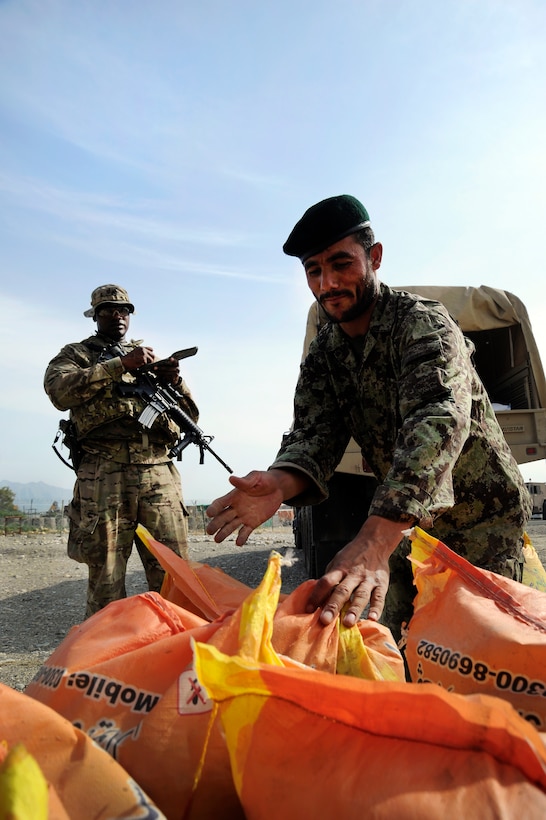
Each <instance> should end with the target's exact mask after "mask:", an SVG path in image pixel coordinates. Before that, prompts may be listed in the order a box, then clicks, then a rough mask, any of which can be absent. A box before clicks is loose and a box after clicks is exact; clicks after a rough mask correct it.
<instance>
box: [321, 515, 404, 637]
mask: <svg viewBox="0 0 546 820" xmlns="http://www.w3.org/2000/svg"><path fill="white" fill-rule="evenodd" d="M407 527H408V524H407V523H405V524H403V523H401V522H399V521H390V520H389V519H386V518H381V517H380V516H378V515H371V516H370V517H369V518H368V519H367V520H366V521H365V522H364V524H363V526H362V527H361V529H360V531H359V532H358V534H357V535H356V536H355V538H354V539H353V540H352V541H349V543H348V544H347V545H346V546H345V547H343V549H341V550H340V551H339V552H338V553H336V555H335V556H334V558H333V559H332V560H331V561H330V563H329V564H328V566H327V567H326V572H325V573H324V575H323V576H322V578H319V580H318V581H317V583H316V584H315V586H314V587H313V589H312V591H311V595H310V596H309V600H308V602H307V611H308V612H314V611H315V609H317V607H322V612H321V614H320V620H321V622H322V623H323V624H329V623H331V622H332V621H333V620H334V618H337V616H338V615H339V613H340V612H341V610H342V609H343V607H344V606H345V604H349V606H348V607H347V609H346V611H345V613H344V615H343V624H344V625H345V626H353V624H355V623H356V621H357V620H358V619H359V618H361V616H362V612H363V611H364V609H365V608H366V607H367V606H368V604H369V605H370V609H369V612H368V614H367V618H369V619H370V620H372V621H378V620H379V618H380V617H381V613H382V612H383V607H384V606H385V598H386V596H387V590H388V588H389V558H390V556H391V555H392V553H393V552H394V550H395V549H396V547H397V546H398V544H399V543H400V541H401V540H402V537H403V536H402V531H403V530H404V529H407Z"/></svg>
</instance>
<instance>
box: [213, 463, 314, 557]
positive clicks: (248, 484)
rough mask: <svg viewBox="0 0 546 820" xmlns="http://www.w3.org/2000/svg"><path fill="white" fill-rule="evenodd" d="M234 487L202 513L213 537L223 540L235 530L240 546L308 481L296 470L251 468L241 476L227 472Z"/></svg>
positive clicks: (216, 539)
mask: <svg viewBox="0 0 546 820" xmlns="http://www.w3.org/2000/svg"><path fill="white" fill-rule="evenodd" d="M229 481H230V483H231V484H233V486H234V487H235V489H234V490H232V491H231V492H229V493H227V495H223V496H222V497H221V498H217V499H216V500H215V501H213V502H212V504H211V505H210V507H209V508H208V509H207V511H206V513H207V515H208V517H209V518H210V519H211V521H209V523H208V525H207V532H208V534H209V535H214V540H215V541H223V540H224V539H225V538H227V537H228V535H231V533H232V532H235V530H239V534H238V536H237V538H236V541H235V543H236V544H237V546H239V547H242V546H243V545H244V544H246V542H247V539H248V536H249V535H250V533H251V532H252V531H253V530H255V529H256V527H259V526H260V524H263V523H264V521H267V520H268V519H269V518H271V516H272V515H275V513H276V512H277V510H278V509H279V507H280V505H281V504H282V502H283V501H285V500H286V499H287V498H294V497H295V496H297V495H298V494H299V493H301V492H302V491H303V490H304V489H305V488H306V487H307V486H308V485H309V478H308V477H307V476H306V475H305V474H303V473H300V472H298V471H293V470H284V469H271V470H253V471H252V472H251V473H249V474H248V475H246V476H244V478H240V477H238V476H233V475H232V476H230V477H229Z"/></svg>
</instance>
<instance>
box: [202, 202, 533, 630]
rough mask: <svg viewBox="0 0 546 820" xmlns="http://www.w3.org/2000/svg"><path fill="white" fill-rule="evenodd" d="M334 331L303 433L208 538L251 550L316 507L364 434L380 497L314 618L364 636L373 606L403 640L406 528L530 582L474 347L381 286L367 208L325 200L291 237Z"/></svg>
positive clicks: (325, 580) (310, 365) (409, 299)
mask: <svg viewBox="0 0 546 820" xmlns="http://www.w3.org/2000/svg"><path fill="white" fill-rule="evenodd" d="M283 249H284V251H285V253H287V254H288V255H291V256H296V257H298V258H299V259H300V260H301V262H302V264H303V267H304V269H305V274H306V277H307V283H308V285H309V288H310V289H311V292H312V293H313V296H314V297H315V299H316V300H317V302H318V303H319V305H320V306H321V307H322V308H323V309H324V311H325V312H326V313H327V315H328V318H329V322H328V323H327V324H326V325H325V326H324V327H323V328H322V329H321V330H320V332H319V334H318V335H317V337H316V338H315V339H314V340H313V342H312V343H311V346H310V348H309V352H308V355H307V357H306V359H305V361H304V362H303V364H302V367H301V372H300V377H299V381H298V385H297V388H296V393H295V400H294V424H293V427H292V429H291V431H290V432H289V433H288V434H287V435H286V436H285V437H284V438H283V442H282V446H281V449H280V450H279V452H278V453H277V456H276V458H275V460H274V462H273V464H272V465H271V467H270V468H269V469H268V470H267V471H253V472H251V473H249V475H247V476H246V477H244V478H241V477H234V476H232V477H231V478H230V482H231V483H232V485H233V486H234V487H235V489H233V490H232V491H231V492H229V493H228V494H227V495H225V496H222V497H221V498H218V499H216V501H214V502H213V503H212V504H211V505H210V507H209V509H208V511H207V514H208V515H209V517H210V518H211V520H210V522H209V524H208V526H207V532H208V533H210V534H214V535H215V540H216V541H222V540H223V539H224V538H226V537H227V536H228V535H230V534H231V533H233V532H235V531H237V532H238V534H237V543H238V544H240V545H242V544H244V543H245V542H246V540H247V539H248V536H249V535H250V533H251V532H252V530H253V529H254V528H256V527H257V526H259V525H260V524H261V523H263V522H264V521H266V520H267V519H268V518H270V517H271V516H272V515H273V514H274V512H275V511H276V510H277V508H278V507H279V505H280V504H281V502H286V503H288V504H292V505H294V506H298V505H307V504H313V503H318V502H320V501H322V500H323V499H325V498H326V497H327V494H328V487H327V482H328V480H329V479H330V478H331V476H332V474H333V472H334V470H335V468H336V466H337V464H338V463H339V461H340V459H341V456H342V455H343V452H344V451H345V448H346V446H347V444H348V442H349V439H350V437H351V436H352V437H353V438H354V439H355V441H356V442H357V443H358V445H359V446H360V448H361V450H362V455H363V457H364V458H365V460H366V462H367V464H368V465H369V467H370V468H371V470H372V471H373V473H374V475H375V477H376V479H377V481H378V487H377V490H376V492H375V495H374V497H373V500H372V502H371V506H370V509H369V514H368V517H367V519H366V521H365V522H364V524H363V526H362V528H361V529H360V531H359V532H358V534H357V535H356V537H355V538H354V539H353V540H352V541H350V542H349V543H348V544H347V545H346V546H345V547H344V548H343V549H341V550H340V551H339V552H338V553H337V554H336V556H335V557H334V558H333V560H332V561H331V562H330V564H329V565H328V567H327V569H326V573H325V574H324V575H323V577H322V578H320V579H319V580H318V581H317V583H316V584H315V586H314V588H313V590H312V592H311V595H310V598H309V602H308V611H313V610H314V609H315V608H316V607H319V606H321V607H322V612H321V616H320V617H321V620H322V622H323V623H329V622H331V620H332V619H333V618H335V617H337V615H338V614H339V613H340V611H341V610H342V608H343V607H344V606H345V605H347V608H346V610H345V613H344V616H343V622H344V623H345V624H346V625H347V626H351V625H352V624H354V623H355V621H356V620H357V619H358V618H359V617H360V615H361V613H362V612H363V611H364V610H365V609H366V607H367V606H368V605H369V611H368V617H369V618H371V619H374V620H379V619H381V620H382V622H383V623H385V624H386V625H387V626H389V628H390V629H391V631H392V633H393V635H394V636H395V637H396V638H399V637H400V633H401V624H402V623H403V622H404V621H406V622H407V621H409V618H410V617H411V614H412V601H413V597H414V592H415V589H414V587H413V584H412V576H411V567H410V565H409V562H408V561H407V560H405V555H406V554H407V551H408V544H407V540H406V539H403V536H402V531H403V530H405V529H407V528H409V527H411V526H413V525H415V524H417V525H419V526H421V527H422V528H423V529H425V530H427V531H428V532H430V533H431V534H432V535H434V536H436V537H437V538H439V539H441V540H442V541H444V542H445V543H447V544H448V546H450V547H451V548H452V549H454V550H456V551H457V552H459V553H460V554H462V555H463V556H465V557H466V558H467V559H468V560H469V561H471V562H472V563H474V564H476V565H477V566H480V567H484V568H486V569H489V570H492V571H494V572H497V573H499V574H502V575H505V576H509V577H511V578H516V579H518V580H521V570H522V539H523V532H524V529H525V525H526V522H527V520H528V518H529V516H530V512H531V505H530V498H529V495H528V493H527V490H526V488H525V484H524V482H523V479H522V476H521V474H520V471H519V469H518V466H517V464H516V462H515V460H514V458H513V456H512V453H511V451H510V449H509V447H508V445H507V444H506V441H505V439H504V436H503V433H502V430H501V429H500V426H499V424H498V421H497V419H496V416H495V413H494V411H493V409H492V407H491V404H490V401H489V398H488V396H487V393H486V391H485V389H484V387H483V385H482V383H481V381H480V379H479V378H478V375H477V373H476V370H475V368H474V366H473V363H472V360H471V355H472V343H471V342H469V341H468V340H467V339H465V337H464V335H463V334H462V332H461V330H460V329H459V327H458V326H457V324H456V323H455V322H454V321H453V320H452V319H451V317H450V316H449V314H448V312H447V310H446V309H445V307H444V306H443V305H441V304H440V303H439V302H433V301H430V300H427V299H423V298H421V297H419V296H416V295H414V294H410V293H404V292H399V291H394V290H392V289H391V288H389V287H387V285H385V284H384V283H382V282H380V281H379V280H378V276H377V271H378V269H379V267H380V265H381V258H382V246H381V244H380V243H379V242H376V241H375V237H374V234H373V231H372V229H371V227H370V219H369V216H368V212H367V211H366V209H365V208H364V206H363V205H362V204H361V203H360V202H359V201H358V200H357V199H355V198H354V197H352V196H347V195H342V196H336V197H331V198H329V199H326V200H323V201H321V202H319V203H317V204H316V205H313V206H312V207H311V208H309V210H307V211H306V212H305V213H304V215H303V216H302V218H301V219H300V220H299V222H298V223H297V224H296V225H295V227H294V229H293V230H292V232H291V233H290V236H289V237H288V239H287V240H286V242H285V244H284V246H283Z"/></svg>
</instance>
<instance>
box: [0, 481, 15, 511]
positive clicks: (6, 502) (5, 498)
mask: <svg viewBox="0 0 546 820" xmlns="http://www.w3.org/2000/svg"><path fill="white" fill-rule="evenodd" d="M14 501H15V493H14V492H13V490H10V488H9V487H0V512H3V513H4V514H6V513H8V514H9V513H11V512H16V511H17V507H16V506H15V504H14V503H13V502H14Z"/></svg>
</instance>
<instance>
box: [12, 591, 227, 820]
mask: <svg viewBox="0 0 546 820" xmlns="http://www.w3.org/2000/svg"><path fill="white" fill-rule="evenodd" d="M221 625H222V619H218V620H217V621H214V622H212V623H209V622H207V621H205V620H204V619H202V618H199V617H198V616H197V615H194V614H193V613H190V612H187V611H185V610H183V609H181V608H180V607H177V606H176V604H172V603H170V602H169V601H165V600H164V599H163V598H162V597H161V596H160V595H158V594H157V593H152V592H147V593H144V594H142V595H137V596H133V597H131V598H126V599H123V600H120V601H114V602H113V603H111V604H109V605H108V606H107V607H105V608H104V609H102V610H100V611H99V612H97V613H96V614H95V615H94V616H93V617H91V618H89V619H88V620H87V621H84V622H83V623H82V624H80V625H79V626H77V627H73V629H72V630H71V631H70V632H69V634H68V635H67V637H66V638H65V639H64V641H63V642H62V643H61V644H60V646H59V647H58V648H57V649H56V650H55V651H54V652H53V654H52V655H51V656H50V657H49V658H48V660H47V661H46V663H45V664H44V665H43V666H42V668H41V669H40V670H39V672H38V673H37V675H36V676H35V677H34V679H33V681H32V682H31V683H30V684H29V685H28V686H27V688H26V690H25V691H26V693H27V694H28V695H31V696H32V697H33V698H35V699H36V700H39V701H41V702H42V703H46V704H47V705H49V706H51V707H52V708H53V709H55V710H56V711H57V712H58V713H59V714H61V715H63V716H64V717H65V718H67V719H68V720H70V721H71V722H72V723H74V724H75V725H76V726H78V727H79V728H81V729H82V730H83V731H85V732H86V733H87V734H88V735H89V736H90V737H91V738H92V739H93V740H94V741H95V742H96V743H98V744H99V745H100V746H101V747H102V748H103V749H105V750H106V751H107V752H108V753H109V754H110V755H112V757H113V758H114V759H115V760H117V761H118V762H119V763H120V764H121V765H122V766H123V767H124V768H125V769H126V770H127V771H128V772H129V773H130V774H131V776H132V777H133V778H134V779H135V780H136V782H137V783H139V784H140V785H141V786H142V788H143V789H144V790H145V791H146V792H147V793H148V794H150V796H151V797H152V799H153V800H154V801H155V802H156V804H157V805H158V806H159V808H160V809H161V810H162V811H163V812H164V813H165V815H167V817H181V818H192V820H193V818H208V817H213V816H222V817H225V818H242V817H243V814H242V810H241V808H240V805H239V802H238V799H237V795H236V793H235V791H234V788H233V784H232V780H231V775H230V770H229V760H228V757H227V752H226V748H225V743H224V740H223V737H222V736H221V733H220V731H219V727H218V725H217V723H215V724H214V725H212V726H209V724H210V717H211V713H210V704H208V703H206V702H205V701H204V699H203V698H202V697H201V696H200V693H199V689H198V688H197V687H196V685H195V676H194V674H193V673H192V670H191V660H192V653H191V637H192V636H194V637H197V636H199V639H200V640H203V641H208V640H210V639H211V638H212V636H213V635H214V633H215V632H216V631H217V630H218V628H219V627H220V626H221ZM221 645H222V644H221ZM223 645H225V646H230V648H233V647H236V645H237V644H236V640H234V641H233V643H230V642H229V640H225V641H224V642H223ZM209 732H210V738H209V741H208V746H207V757H206V760H205V761H204V765H203V767H201V756H202V753H203V749H204V746H205V741H206V739H207V735H208V733H209Z"/></svg>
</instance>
